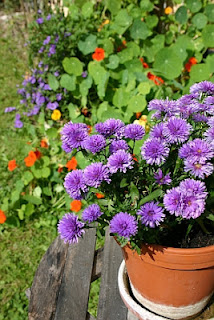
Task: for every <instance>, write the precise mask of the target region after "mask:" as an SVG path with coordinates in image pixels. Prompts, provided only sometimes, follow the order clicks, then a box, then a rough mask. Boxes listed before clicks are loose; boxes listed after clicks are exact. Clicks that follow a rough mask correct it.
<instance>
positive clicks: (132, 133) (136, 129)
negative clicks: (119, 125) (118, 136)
mask: <svg viewBox="0 0 214 320" xmlns="http://www.w3.org/2000/svg"><path fill="white" fill-rule="evenodd" d="M144 134H145V130H144V128H143V127H142V126H140V125H139V124H134V123H133V124H128V125H127V126H126V127H125V129H124V136H125V137H126V138H129V139H132V140H141V139H142V138H143V136H144Z"/></svg>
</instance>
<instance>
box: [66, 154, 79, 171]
mask: <svg viewBox="0 0 214 320" xmlns="http://www.w3.org/2000/svg"><path fill="white" fill-rule="evenodd" d="M66 168H68V171H71V170H76V168H77V160H76V158H75V157H72V158H71V160H69V161H68V162H67V163H66Z"/></svg>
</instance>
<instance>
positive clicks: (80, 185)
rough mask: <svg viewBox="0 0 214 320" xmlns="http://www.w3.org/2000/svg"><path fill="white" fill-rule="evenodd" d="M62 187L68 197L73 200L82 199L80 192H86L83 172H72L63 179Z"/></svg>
mask: <svg viewBox="0 0 214 320" xmlns="http://www.w3.org/2000/svg"><path fill="white" fill-rule="evenodd" d="M64 187H65V190H66V192H67V193H68V194H69V196H70V197H71V198H73V199H75V200H81V199H82V192H83V193H86V192H88V187H87V186H86V184H85V180H84V174H83V170H79V169H77V170H73V171H71V172H69V173H68V174H67V175H66V177H65V182H64Z"/></svg>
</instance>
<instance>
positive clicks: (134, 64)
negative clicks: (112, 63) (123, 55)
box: [125, 58, 142, 72]
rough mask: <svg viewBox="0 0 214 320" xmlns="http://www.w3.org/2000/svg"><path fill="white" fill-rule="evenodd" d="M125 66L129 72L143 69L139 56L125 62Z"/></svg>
mask: <svg viewBox="0 0 214 320" xmlns="http://www.w3.org/2000/svg"><path fill="white" fill-rule="evenodd" d="M125 67H126V69H127V70H128V71H129V72H138V71H139V70H141V69H142V64H141V62H140V60H139V59H138V58H133V59H132V60H131V61H127V62H125Z"/></svg>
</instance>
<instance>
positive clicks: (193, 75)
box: [190, 63, 210, 82]
mask: <svg viewBox="0 0 214 320" xmlns="http://www.w3.org/2000/svg"><path fill="white" fill-rule="evenodd" d="M209 77H210V69H209V67H208V65H207V64H204V63H203V64H202V63H200V64H195V65H194V66H192V68H191V71H190V80H192V81H197V82H199V81H203V80H207V79H208V78H209Z"/></svg>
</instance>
